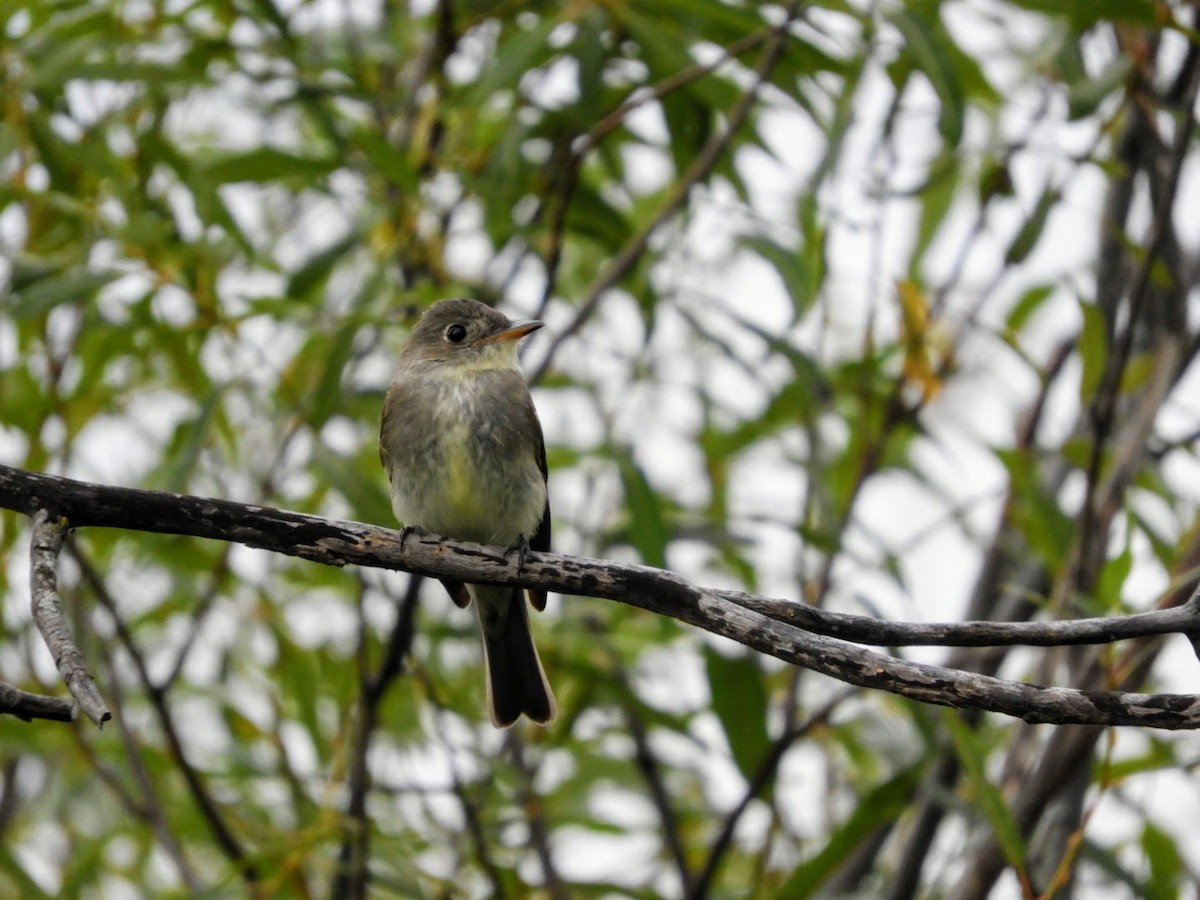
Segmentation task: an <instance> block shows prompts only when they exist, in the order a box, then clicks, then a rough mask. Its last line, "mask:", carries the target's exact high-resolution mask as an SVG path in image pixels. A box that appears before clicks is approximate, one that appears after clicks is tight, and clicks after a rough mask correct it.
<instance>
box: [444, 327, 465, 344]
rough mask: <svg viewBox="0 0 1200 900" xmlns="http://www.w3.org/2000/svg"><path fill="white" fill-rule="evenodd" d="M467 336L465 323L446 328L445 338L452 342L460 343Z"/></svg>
mask: <svg viewBox="0 0 1200 900" xmlns="http://www.w3.org/2000/svg"><path fill="white" fill-rule="evenodd" d="M466 336H467V328H466V326H465V325H451V326H450V327H449V328H447V329H446V340H448V341H449V342H450V343H452V344H461V343H462V342H463V340H464V339H465V338H466Z"/></svg>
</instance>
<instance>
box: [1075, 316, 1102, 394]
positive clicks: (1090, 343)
mask: <svg viewBox="0 0 1200 900" xmlns="http://www.w3.org/2000/svg"><path fill="white" fill-rule="evenodd" d="M1079 311H1080V312H1081V313H1082V314H1083V328H1082V329H1081V330H1080V332H1079V342H1078V346H1079V358H1080V360H1081V361H1082V363H1083V374H1082V375H1081V376H1080V379H1079V398H1080V400H1081V401H1082V403H1083V404H1084V405H1085V406H1086V405H1087V404H1088V403H1090V402H1091V401H1092V399H1093V398H1094V397H1095V396H1096V391H1097V390H1098V389H1099V388H1100V381H1101V379H1102V378H1103V377H1104V370H1105V369H1106V368H1107V366H1108V324H1107V323H1106V321H1105V319H1104V314H1103V313H1101V312H1100V309H1099V308H1098V307H1097V306H1096V305H1095V304H1094V303H1087V302H1085V301H1082V300H1081V301H1080V303H1079Z"/></svg>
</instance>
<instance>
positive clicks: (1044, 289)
mask: <svg viewBox="0 0 1200 900" xmlns="http://www.w3.org/2000/svg"><path fill="white" fill-rule="evenodd" d="M1053 293H1054V285H1051V284H1041V285H1038V286H1037V287H1032V288H1030V289H1029V290H1027V291H1026V292H1025V293H1024V294H1022V295H1021V296H1020V298H1019V299H1018V300H1017V302H1016V303H1015V304H1013V308H1012V309H1011V310H1009V313H1008V317H1007V318H1006V319H1005V320H1004V324H1005V327H1006V328H1007V329H1008V331H1009V332H1010V333H1011V334H1013V335H1016V334H1018V333H1019V332H1020V331H1021V329H1023V328H1024V327H1025V325H1026V323H1028V322H1029V320H1030V319H1031V318H1033V316H1034V315H1036V314H1037V312H1038V310H1040V309H1041V308H1042V306H1043V305H1044V304H1045V302H1046V300H1047V299H1049V297H1050V295H1051V294H1053Z"/></svg>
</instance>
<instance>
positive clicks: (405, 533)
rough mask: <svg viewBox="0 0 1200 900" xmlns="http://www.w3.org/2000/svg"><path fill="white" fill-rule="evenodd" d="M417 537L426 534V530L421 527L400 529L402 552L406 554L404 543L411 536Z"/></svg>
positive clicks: (414, 526)
mask: <svg viewBox="0 0 1200 900" xmlns="http://www.w3.org/2000/svg"><path fill="white" fill-rule="evenodd" d="M413 534H415V535H417V537H420V536H421V535H423V534H425V529H424V528H422V527H421V526H420V525H405V526H404V527H403V528H401V529H400V551H401V552H404V542H405V541H407V540H408V538H409V535H413Z"/></svg>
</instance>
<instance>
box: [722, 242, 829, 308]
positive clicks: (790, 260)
mask: <svg viewBox="0 0 1200 900" xmlns="http://www.w3.org/2000/svg"><path fill="white" fill-rule="evenodd" d="M741 245H742V246H743V247H746V248H747V249H749V250H753V251H754V252H755V253H757V254H758V255H759V256H761V257H762V258H763V259H764V260H766V262H767V263H769V264H770V265H771V267H772V268H774V269H775V271H776V272H777V273H778V274H779V277H780V279H781V280H782V281H783V286H784V288H785V289H786V290H787V292H788V296H789V297H791V300H792V309H793V310H794V311H795V315H796V317H797V318H799V317H800V316H802V315H803V314H804V313H805V312H807V311H808V309H809V308H810V307H811V306H812V304H813V302H814V301H815V300H816V298H817V292H816V289H815V287H816V286H815V285H814V283H813V281H814V279H813V275H812V272H811V271H810V270H809V268H808V266H807V265H806V264H805V263H806V260H805V258H804V256H803V255H802V254H800V253H798V252H797V251H795V250H791V249H789V248H787V247H784V246H782V245H781V244H778V243H776V242H775V241H773V240H772V239H771V238H769V237H765V236H756V237H746V238H742V240H741Z"/></svg>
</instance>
